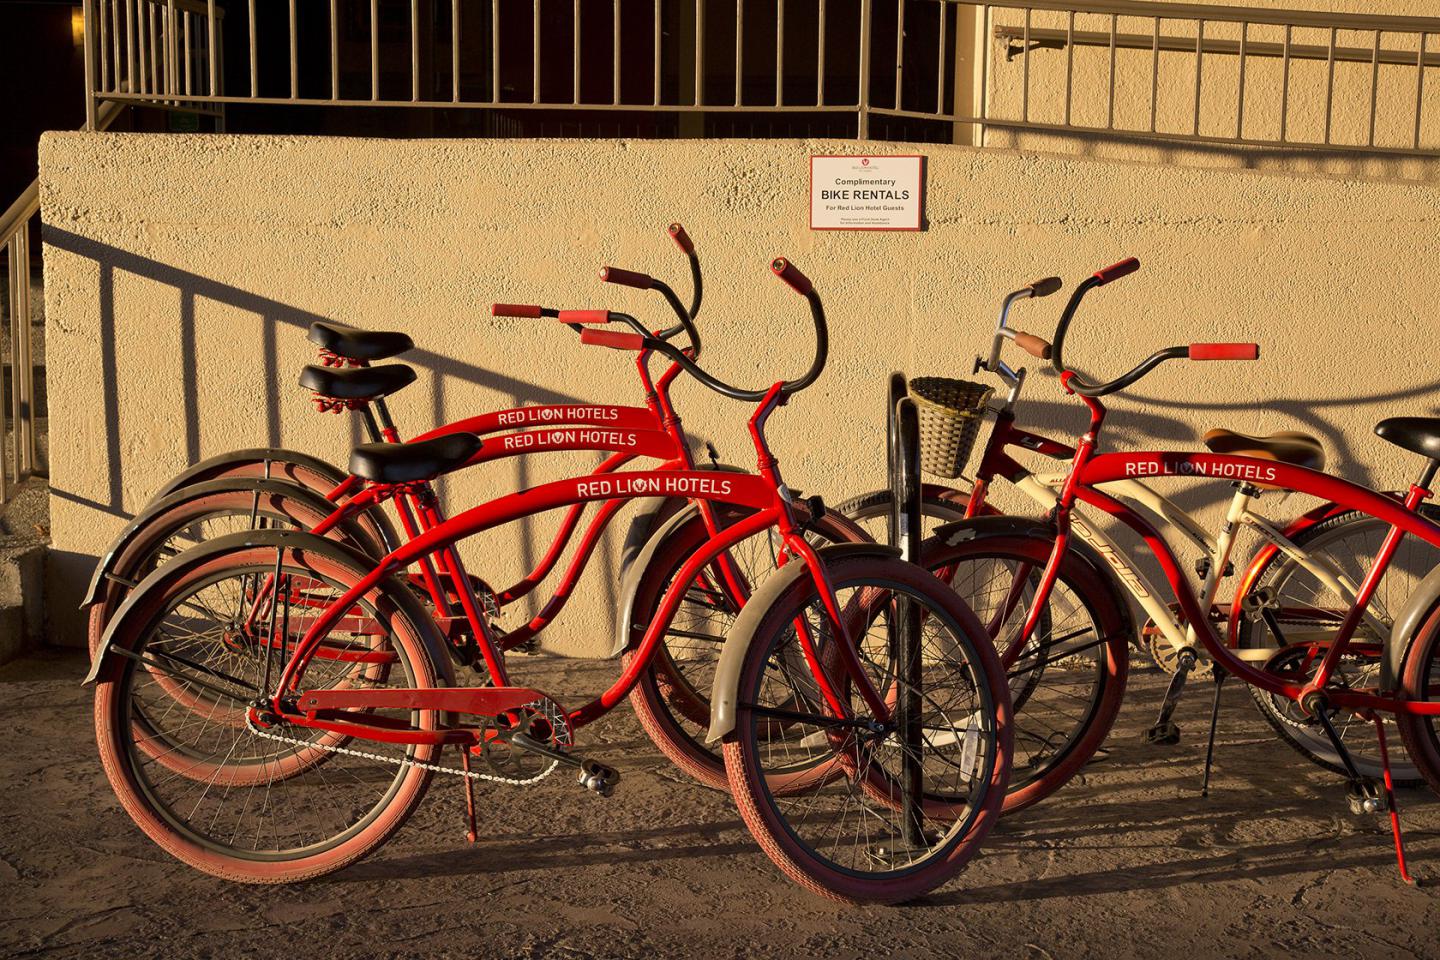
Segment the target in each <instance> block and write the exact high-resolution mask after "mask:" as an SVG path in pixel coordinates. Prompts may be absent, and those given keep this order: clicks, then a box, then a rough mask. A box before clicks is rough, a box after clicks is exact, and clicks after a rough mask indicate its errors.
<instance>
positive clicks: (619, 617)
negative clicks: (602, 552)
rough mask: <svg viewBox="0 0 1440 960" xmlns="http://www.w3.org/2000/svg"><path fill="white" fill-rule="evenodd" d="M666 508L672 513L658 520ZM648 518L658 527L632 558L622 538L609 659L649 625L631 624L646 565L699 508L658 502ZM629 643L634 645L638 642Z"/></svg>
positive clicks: (680, 502) (670, 501)
mask: <svg viewBox="0 0 1440 960" xmlns="http://www.w3.org/2000/svg"><path fill="white" fill-rule="evenodd" d="M667 507H668V508H669V509H670V510H673V511H674V512H673V513H671V514H670V516H669V517H668V518H661V517H660V516H659V514H660V513H661V511H662V510H664V509H665V508H667ZM650 514H651V519H652V520H654V521H655V522H657V523H658V524H659V526H658V527H655V528H653V529H652V530H651V531H650V533H649V538H648V539H647V540H646V541H645V542H644V543H642V544H641V545H640V546H639V548H638V549H636V550H635V552H634V553H633V554H631V553H629V552H628V551H629V549H630V540H629V535H627V537H626V542H625V549H626V551H627V559H626V565H625V566H624V567H622V570H623V573H622V574H621V577H620V597H619V601H620V602H619V605H618V606H617V607H616V609H615V636H614V638H613V641H612V643H611V646H610V652H609V653H608V654H607V656H610V657H618V656H620V654H622V653H624V652H625V650H626V649H627V648H628V647H630V646H631V645H632V644H631V640H632V638H631V636H630V634H631V632H632V631H633V630H634V629H635V628H636V627H637V626H638V627H639V628H640V632H641V633H642V634H643V633H644V632H645V628H646V627H647V626H649V624H645V623H641V624H636V623H635V622H634V619H635V599H636V596H637V595H638V594H639V592H640V584H641V583H642V582H643V581H644V579H645V573H646V571H648V570H649V569H650V563H651V562H652V561H653V560H654V559H655V554H657V553H659V552H660V548H661V547H663V546H664V545H665V543H666V541H667V540H669V539H670V537H671V536H672V535H673V534H674V533H675V531H676V530H679V529H680V528H681V527H683V526H685V524H687V523H689V522H690V521H692V520H694V519H696V518H697V517H699V516H700V508H699V506H697V505H696V504H694V503H688V502H686V501H685V500H678V499H677V498H674V497H670V498H667V499H665V500H661V501H658V502H657V503H656V504H655V505H654V507H653V509H651V510H650ZM639 522H640V521H639V520H637V521H636V522H635V523H632V524H631V525H630V530H631V533H632V534H633V532H634V531H635V528H636V525H637V524H638V523H639ZM633 639H634V640H635V641H636V642H638V641H639V639H640V638H639V637H635V638H633Z"/></svg>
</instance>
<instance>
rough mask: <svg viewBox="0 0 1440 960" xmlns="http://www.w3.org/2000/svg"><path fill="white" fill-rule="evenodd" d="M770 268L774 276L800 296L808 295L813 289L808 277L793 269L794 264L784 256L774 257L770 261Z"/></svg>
mask: <svg viewBox="0 0 1440 960" xmlns="http://www.w3.org/2000/svg"><path fill="white" fill-rule="evenodd" d="M770 269H771V270H772V271H773V272H774V274H775V276H777V277H779V278H780V279H781V280H784V281H785V284H786V286H788V287H789V288H790V289H791V290H794V291H795V292H796V293H798V294H800V295H802V296H809V295H810V291H811V290H813V289H814V287H813V286H812V285H811V283H810V278H809V277H807V276H805V274H803V273H801V272H800V271H799V270H797V269H795V264H793V263H791V262H790V261H789V260H786V259H785V258H784V257H776V258H775V259H774V260H772V261H770Z"/></svg>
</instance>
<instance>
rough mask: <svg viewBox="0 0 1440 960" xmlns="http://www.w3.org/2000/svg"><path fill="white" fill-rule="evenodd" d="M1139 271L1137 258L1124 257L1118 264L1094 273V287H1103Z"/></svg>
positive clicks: (1138, 259)
mask: <svg viewBox="0 0 1440 960" xmlns="http://www.w3.org/2000/svg"><path fill="white" fill-rule="evenodd" d="M1139 269H1140V258H1139V257H1126V258H1125V259H1124V260H1121V261H1120V262H1119V263H1112V264H1110V266H1108V267H1106V268H1104V269H1103V270H1096V271H1095V284H1096V286H1100V287H1103V286H1105V284H1107V283H1109V282H1110V281H1112V280H1119V279H1120V278H1121V277H1128V276H1130V274H1132V273H1134V272H1135V271H1136V270H1139Z"/></svg>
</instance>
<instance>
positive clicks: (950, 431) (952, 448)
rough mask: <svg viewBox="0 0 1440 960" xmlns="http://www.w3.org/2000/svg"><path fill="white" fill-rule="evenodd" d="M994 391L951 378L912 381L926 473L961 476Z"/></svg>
mask: <svg viewBox="0 0 1440 960" xmlns="http://www.w3.org/2000/svg"><path fill="white" fill-rule="evenodd" d="M993 392H994V391H993V390H991V388H990V387H987V386H984V385H982V384H978V383H971V382H970V381H969V380H952V379H950V378H949V377H916V378H915V379H914V380H911V381H910V396H911V397H913V398H914V400H915V406H916V409H917V412H918V413H919V415H920V416H919V419H920V466H921V467H922V468H923V469H924V470H925V471H926V472H927V473H933V474H936V475H938V476H941V477H958V476H960V474H961V472H962V471H963V470H964V469H965V462H966V461H967V460H969V459H970V450H971V448H973V447H974V446H975V438H976V437H977V436H978V435H979V434H980V423H981V420H982V419H983V418H984V416H985V404H986V403H987V402H989V400H990V394H991V393H993Z"/></svg>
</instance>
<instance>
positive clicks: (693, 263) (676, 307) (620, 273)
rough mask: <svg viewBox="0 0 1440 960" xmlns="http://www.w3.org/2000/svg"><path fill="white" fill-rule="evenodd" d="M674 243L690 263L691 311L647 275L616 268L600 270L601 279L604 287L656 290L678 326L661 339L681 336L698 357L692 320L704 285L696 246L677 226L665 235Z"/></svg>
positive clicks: (670, 291) (696, 333) (698, 349)
mask: <svg viewBox="0 0 1440 960" xmlns="http://www.w3.org/2000/svg"><path fill="white" fill-rule="evenodd" d="M665 232H666V233H667V234H669V236H670V238H671V239H672V240H674V241H675V245H676V246H678V247H679V248H680V250H681V252H683V253H684V254H685V256H686V258H687V259H688V260H689V261H690V283H691V290H692V293H691V297H690V309H688V310H687V309H685V306H684V305H683V304H682V303H681V302H680V298H679V297H678V296H676V294H675V291H674V290H672V289H671V288H670V286H669V285H668V284H666V283H665V282H664V281H661V280H656V279H655V278H654V277H652V276H650V275H649V274H648V273H639V272H637V271H635V270H622V269H621V268H619V267H601V268H600V279H601V280H603V281H605V282H606V283H618V284H620V285H621V286H625V287H634V288H635V289H637V290H656V291H659V293H660V295H661V296H663V297H664V298H665V302H666V303H667V304H669V306H670V309H671V311H672V312H673V313H674V314H675V317H676V319H677V320H679V323H677V324H675V325H674V326H671V327H667V328H666V329H664V330H662V331H660V337H661V338H662V339H665V340H668V339H670V338H671V337H673V336H675V335H676V334H677V333H680V332H682V331H683V332H684V333H685V335H686V336H687V337H689V338H690V348H691V350H692V351H693V352H694V355H695V356H697V357H698V356H699V355H700V333H699V331H697V330H696V329H695V317H697V316H698V315H699V313H700V301H701V300H702V299H703V297H704V284H703V281H702V280H701V276H700V258H699V257H697V256H696V255H695V244H694V242H693V241H692V240H691V239H690V235H689V234H688V233H686V232H685V228H684V227H682V226H681V225H680V224H678V223H672V224H670V226H669V227H667V228H666V231H665Z"/></svg>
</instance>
